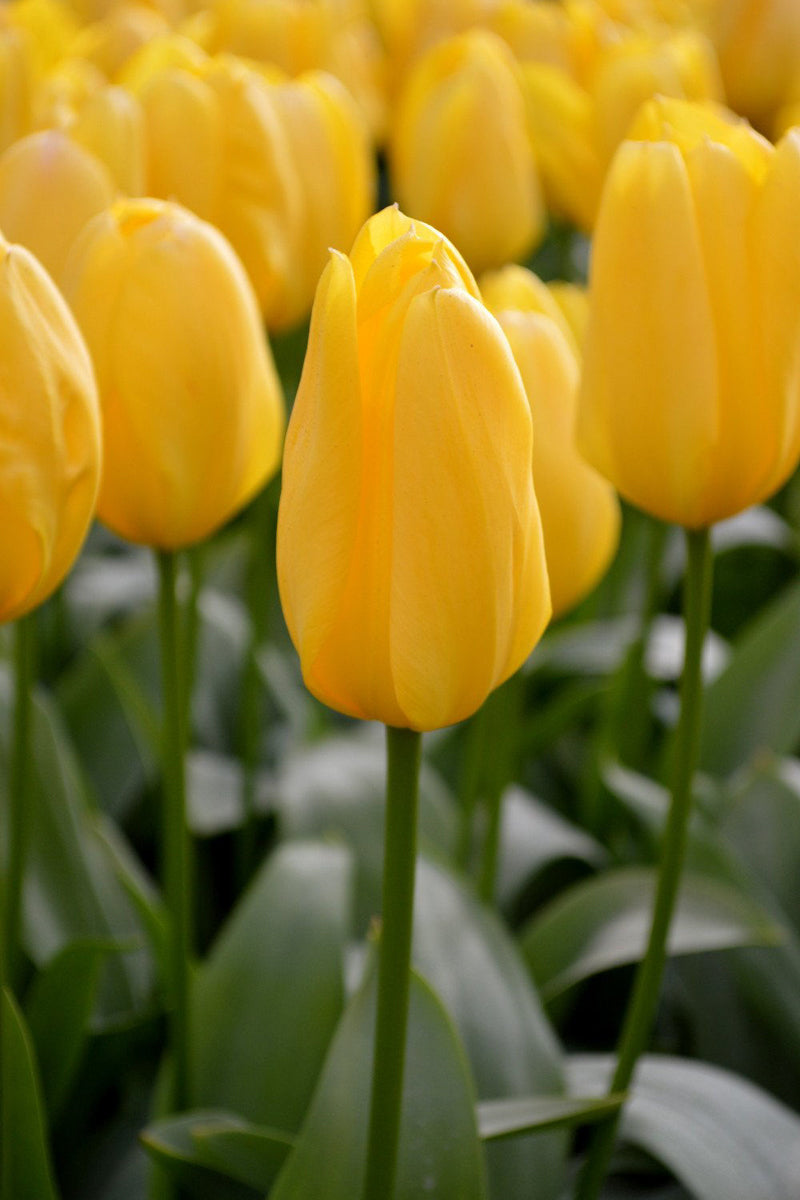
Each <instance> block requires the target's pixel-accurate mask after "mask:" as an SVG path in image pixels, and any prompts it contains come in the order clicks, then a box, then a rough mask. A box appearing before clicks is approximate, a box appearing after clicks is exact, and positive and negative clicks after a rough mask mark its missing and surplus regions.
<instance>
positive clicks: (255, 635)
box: [236, 488, 275, 887]
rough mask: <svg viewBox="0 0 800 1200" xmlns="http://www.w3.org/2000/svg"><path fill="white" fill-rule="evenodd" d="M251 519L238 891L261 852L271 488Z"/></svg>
mask: <svg viewBox="0 0 800 1200" xmlns="http://www.w3.org/2000/svg"><path fill="white" fill-rule="evenodd" d="M249 517H250V527H249V531H248V532H249V534H250V562H249V572H248V580H247V583H248V589H247V590H248V601H249V603H248V608H249V611H250V636H249V638H248V642H247V649H246V651H245V661H244V671H243V677H242V707H241V714H240V739H241V742H240V744H241V758H242V811H243V818H244V819H243V822H242V828H241V830H240V832H239V837H238V839H237V844H236V849H237V877H238V882H239V885H240V887H244V886H245V885H246V883H247V881H248V879H249V877H250V874H251V872H252V870H253V867H254V865H255V857H256V850H257V840H256V832H257V831H256V819H257V805H256V780H257V772H258V761H259V750H260V745H261V719H262V708H263V705H262V703H261V686H260V681H259V674H258V651H259V649H260V647H261V646H262V645H263V644H264V643H265V642H266V640H267V634H268V632H269V619H270V600H271V597H272V594H273V591H274V576H273V573H272V564H273V563H274V561H275V505H274V501H273V497H272V494H271V492H270V490H269V489H268V488H264V489H263V490H262V491H261V492H260V493H259V495H258V496H256V497H255V499H254V500H253V503H252V505H251V508H250V513H249Z"/></svg>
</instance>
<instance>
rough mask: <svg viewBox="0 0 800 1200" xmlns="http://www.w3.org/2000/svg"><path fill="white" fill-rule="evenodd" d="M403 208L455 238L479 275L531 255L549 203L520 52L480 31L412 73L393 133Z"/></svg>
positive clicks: (439, 50) (437, 51) (437, 50)
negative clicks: (529, 125) (531, 134)
mask: <svg viewBox="0 0 800 1200" xmlns="http://www.w3.org/2000/svg"><path fill="white" fill-rule="evenodd" d="M390 158H391V168H392V180H393V184H394V189H395V192H396V194H397V197H398V200H399V201H400V204H401V206H402V207H403V208H405V209H407V210H408V211H409V212H413V213H414V214H415V215H418V216H419V217H421V218H422V219H423V220H425V221H429V222H430V223H431V224H432V225H434V226H435V227H436V228H437V229H441V230H442V232H443V233H444V234H445V235H446V236H447V237H449V238H450V239H451V240H452V241H453V242H454V243H455V244H456V245H457V246H458V248H459V250H460V251H461V253H462V254H463V255H464V257H465V258H466V260H467V262H468V263H469V265H470V267H471V268H472V269H473V270H474V271H482V270H485V269H486V268H488V267H498V266H502V264H503V263H506V262H511V261H513V260H514V259H517V258H521V257H524V256H526V255H527V254H528V253H529V252H530V251H531V250H532V249H533V247H534V245H535V243H536V242H537V240H538V239H539V238H540V237H541V236H542V233H543V229H544V207H543V201H542V195H541V190H540V186H539V177H538V174H537V171H536V164H535V162H534V159H533V151H532V149H531V145H530V141H529V138H528V133H527V129H526V122H525V104H524V101H523V97H522V91H521V87H520V81H519V74H518V71H517V67H516V63H515V60H514V57H513V55H512V54H511V51H510V50H509V49H508V47H507V46H506V44H505V43H504V42H503V41H502V40H501V39H500V38H498V37H496V36H495V35H494V34H492V33H487V32H484V31H482V30H474V31H472V32H469V33H465V34H462V35H461V36H459V37H456V38H451V39H450V40H449V41H446V42H442V43H441V44H440V45H438V46H435V47H434V48H433V50H431V51H429V52H428V54H426V55H425V56H424V57H422V58H421V59H420V60H419V61H418V62H417V64H416V65H415V67H414V68H413V70H412V71H411V72H410V74H409V77H408V80H407V83H406V86H405V87H404V89H403V91H402V93H401V96H400V99H399V102H398V107H397V111H396V113H395V116H394V126H393V129H392V131H391V137H390Z"/></svg>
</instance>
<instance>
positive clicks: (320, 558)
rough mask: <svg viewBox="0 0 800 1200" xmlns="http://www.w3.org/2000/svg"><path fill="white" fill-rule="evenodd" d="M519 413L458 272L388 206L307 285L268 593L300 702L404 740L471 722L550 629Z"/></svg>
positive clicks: (503, 366) (517, 392) (452, 253)
mask: <svg viewBox="0 0 800 1200" xmlns="http://www.w3.org/2000/svg"><path fill="white" fill-rule="evenodd" d="M531 441H532V425H531V417H530V409H529V407H528V403H527V400H526V398H525V391H524V388H523V386H522V381H521V379H520V376H519V372H518V370H517V367H516V365H515V363H514V359H513V356H512V354H511V351H510V349H509V346H508V342H507V341H506V339H505V337H504V336H503V333H502V331H501V329H500V328H499V326H498V324H497V322H496V321H495V320H494V318H493V317H492V316H491V315H490V314H489V312H488V310H487V309H486V308H485V307H484V305H483V304H482V303H481V300H480V295H479V292H478V289H477V286H476V284H475V281H474V279H473V278H472V276H471V274H470V272H469V270H468V268H467V267H466V265H465V263H464V261H463V259H462V258H461V256H460V255H459V254H458V252H457V251H456V250H455V249H454V247H453V246H452V245H450V243H449V242H447V241H446V239H444V238H443V237H442V236H441V234H439V233H438V232H437V231H436V230H435V229H432V228H430V226H428V225H424V224H422V223H421V222H417V221H414V222H412V221H410V220H409V219H408V217H406V216H404V215H403V214H402V213H401V212H400V211H399V210H397V209H395V208H390V209H385V210H383V211H382V212H380V213H378V214H377V215H376V216H374V217H372V218H371V219H370V220H369V221H368V222H367V223H366V225H365V226H364V228H363V230H362V231H361V233H360V234H359V236H358V238H357V239H356V242H355V244H354V246H353V249H352V251H351V254H350V257H349V258H347V257H345V256H344V255H342V254H340V253H338V252H334V253H333V254H332V255H331V259H330V262H329V263H328V266H327V267H326V268H325V271H324V273H323V275H322V278H321V280H320V282H319V286H318V288H317V295H316V298H315V301H314V308H313V311H312V316H311V331H310V336H309V346H308V352H307V355H306V361H305V365H304V368H303V375H302V379H301V382H300V388H299V391H298V393H297V399H296V401H295V407H294V410H293V413H292V419H291V422H290V426H289V432H288V435H287V442H286V452H285V462H284V474H283V492H282V495H281V503H280V510H279V514H278V582H279V586H280V593H281V600H282V603H283V610H284V613H285V615H286V620H287V624H288V627H289V631H290V633H291V636H292V640H293V642H294V644H295V646H296V648H297V650H298V653H299V655H300V662H301V666H302V669H303V676H304V679H305V681H306V685H307V686H308V687H309V689H310V690H311V691H312V692H313V693H314V695H316V696H317V697H319V699H321V700H323V701H324V702H325V703H326V704H329V705H330V706H331V707H333V708H336V709H338V710H340V711H341V712H344V713H349V714H350V715H352V716H356V717H361V718H364V719H375V720H380V721H383V722H385V723H386V724H389V725H394V726H401V727H406V728H412V729H417V730H425V729H435V728H438V727H440V726H444V725H449V724H451V723H453V722H455V721H460V720H461V719H462V718H464V717H467V716H469V714H470V713H472V712H474V711H475V710H476V709H477V708H478V707H479V706H480V705H481V704H482V703H483V701H484V699H485V698H486V696H487V694H488V693H489V692H490V691H491V690H492V689H493V688H495V687H497V685H498V684H500V683H501V682H502V681H503V680H504V679H506V678H507V677H508V676H509V675H511V674H512V673H513V672H514V671H515V670H516V669H517V667H518V666H519V665H520V663H521V662H522V661H523V660H524V659H525V657H526V656H527V655H528V653H529V652H530V651H531V649H532V648H533V646H534V644H535V642H536V641H537V639H538V637H539V636H540V634H541V632H542V630H543V628H544V626H545V625H546V623H547V620H548V617H549V615H550V598H549V589H548V583H547V572H546V567H545V562H544V553H543V547H542V533H541V524H540V520H539V512H538V508H537V505H536V498H535V495H534V491H533V476H532V472H531Z"/></svg>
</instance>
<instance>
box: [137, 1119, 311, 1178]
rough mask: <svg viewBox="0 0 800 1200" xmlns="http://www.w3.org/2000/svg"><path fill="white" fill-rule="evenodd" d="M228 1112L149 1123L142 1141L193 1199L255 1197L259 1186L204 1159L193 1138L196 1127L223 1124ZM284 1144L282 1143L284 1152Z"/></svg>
mask: <svg viewBox="0 0 800 1200" xmlns="http://www.w3.org/2000/svg"><path fill="white" fill-rule="evenodd" d="M227 1118H228V1114H226V1113H219V1112H216V1111H213V1110H212V1111H208V1112H204V1111H202V1110H201V1111H197V1112H189V1113H183V1114H181V1116H179V1117H169V1118H167V1119H165V1120H163V1121H157V1122H156V1123H155V1124H154V1125H150V1126H148V1128H147V1129H145V1130H144V1132H143V1133H142V1135H141V1140H142V1145H143V1146H144V1147H145V1149H146V1150H147V1151H148V1153H149V1154H150V1155H151V1157H152V1158H153V1160H154V1161H155V1162H156V1163H158V1165H159V1166H160V1167H161V1168H163V1170H164V1171H165V1172H166V1173H167V1174H168V1175H169V1177H170V1178H171V1179H172V1180H173V1181H174V1182H175V1183H176V1184H177V1185H178V1186H179V1188H181V1189H185V1190H186V1191H187V1192H188V1193H189V1194H190V1195H191V1196H192V1200H255V1197H257V1196H258V1195H259V1192H258V1190H256V1189H254V1188H252V1187H250V1186H249V1185H248V1184H244V1183H242V1182H241V1181H239V1180H237V1179H234V1178H231V1177H230V1176H229V1175H227V1174H226V1173H225V1172H224V1171H220V1170H217V1169H216V1168H215V1167H212V1166H210V1165H209V1164H208V1163H207V1162H204V1161H203V1159H202V1157H201V1154H200V1152H199V1151H198V1147H197V1143H196V1141H195V1136H194V1134H195V1130H196V1129H203V1128H205V1127H206V1126H210V1127H211V1128H214V1127H219V1126H220V1124H222V1126H223V1128H224V1126H225V1123H226V1120H227ZM286 1149H287V1147H286V1146H285V1145H284V1146H283V1150H284V1153H285V1151H286Z"/></svg>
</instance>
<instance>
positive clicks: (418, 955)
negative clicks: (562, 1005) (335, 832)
mask: <svg viewBox="0 0 800 1200" xmlns="http://www.w3.org/2000/svg"><path fill="white" fill-rule="evenodd" d="M413 954H414V964H415V966H416V967H417V969H418V970H419V971H420V973H421V974H423V975H424V977H425V978H426V979H428V980H429V981H430V983H431V985H432V986H433V987H434V988H435V989H436V993H437V995H438V996H440V997H441V999H442V1002H443V1003H444V1005H445V1007H446V1008H447V1011H448V1013H449V1014H450V1016H451V1018H452V1020H453V1023H454V1025H455V1027H456V1029H457V1030H458V1032H459V1035H460V1037H461V1039H462V1042H463V1044H464V1048H465V1050H466V1052H467V1057H468V1058H469V1061H470V1064H471V1066H472V1072H473V1076H474V1078H475V1084H476V1088H477V1092H478V1096H479V1098H480V1099H481V1100H488V1099H494V1098H497V1097H504V1098H507V1097H512V1096H525V1095H530V1094H531V1093H537V1094H546V1093H550V1094H554V1095H559V1096H563V1093H564V1087H565V1085H564V1077H563V1072H562V1068H561V1051H560V1048H559V1046H558V1043H557V1041H556V1038H555V1035H554V1034H553V1031H552V1029H551V1028H550V1025H549V1024H548V1021H547V1018H546V1017H545V1015H544V1013H543V1012H542V1008H541V1005H540V1002H539V998H538V996H537V995H536V992H535V991H534V989H533V987H532V986H531V981H530V978H529V976H528V974H527V972H526V970H525V965H524V963H523V961H522V959H521V958H520V956H519V952H518V950H517V948H516V945H515V944H514V942H513V941H512V940H511V938H510V937H509V935H508V934H507V932H506V930H505V928H504V927H503V925H502V924H501V922H500V921H499V920H498V919H497V917H496V916H495V915H494V913H493V912H491V911H490V910H489V909H488V908H484V907H483V906H482V905H480V904H479V903H478V902H477V900H476V899H475V898H474V896H473V895H472V894H471V893H470V892H468V891H467V889H466V888H465V887H464V886H463V885H462V884H461V883H460V882H459V881H458V880H457V879H456V878H455V877H454V876H453V875H451V874H450V873H449V872H448V871H446V870H445V869H444V868H443V867H439V866H437V865H435V864H434V863H431V862H429V861H427V860H426V859H424V858H420V860H419V862H418V866H417V886H416V897H415V905H414V949H413ZM488 1165H489V1178H490V1182H491V1191H492V1195H496V1196H502V1197H503V1198H504V1200H516V1198H517V1197H519V1198H520V1200H522V1198H524V1200H550V1198H554V1197H556V1196H558V1194H559V1193H560V1190H561V1188H562V1186H563V1182H564V1170H565V1165H566V1144H565V1141H564V1139H563V1137H562V1136H561V1135H560V1134H558V1133H556V1134H550V1135H547V1136H539V1137H536V1138H531V1139H527V1140H525V1141H522V1140H520V1141H518V1142H515V1143H509V1144H507V1145H503V1146H497V1147H492V1149H491V1152H490V1154H489V1157H488Z"/></svg>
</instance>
